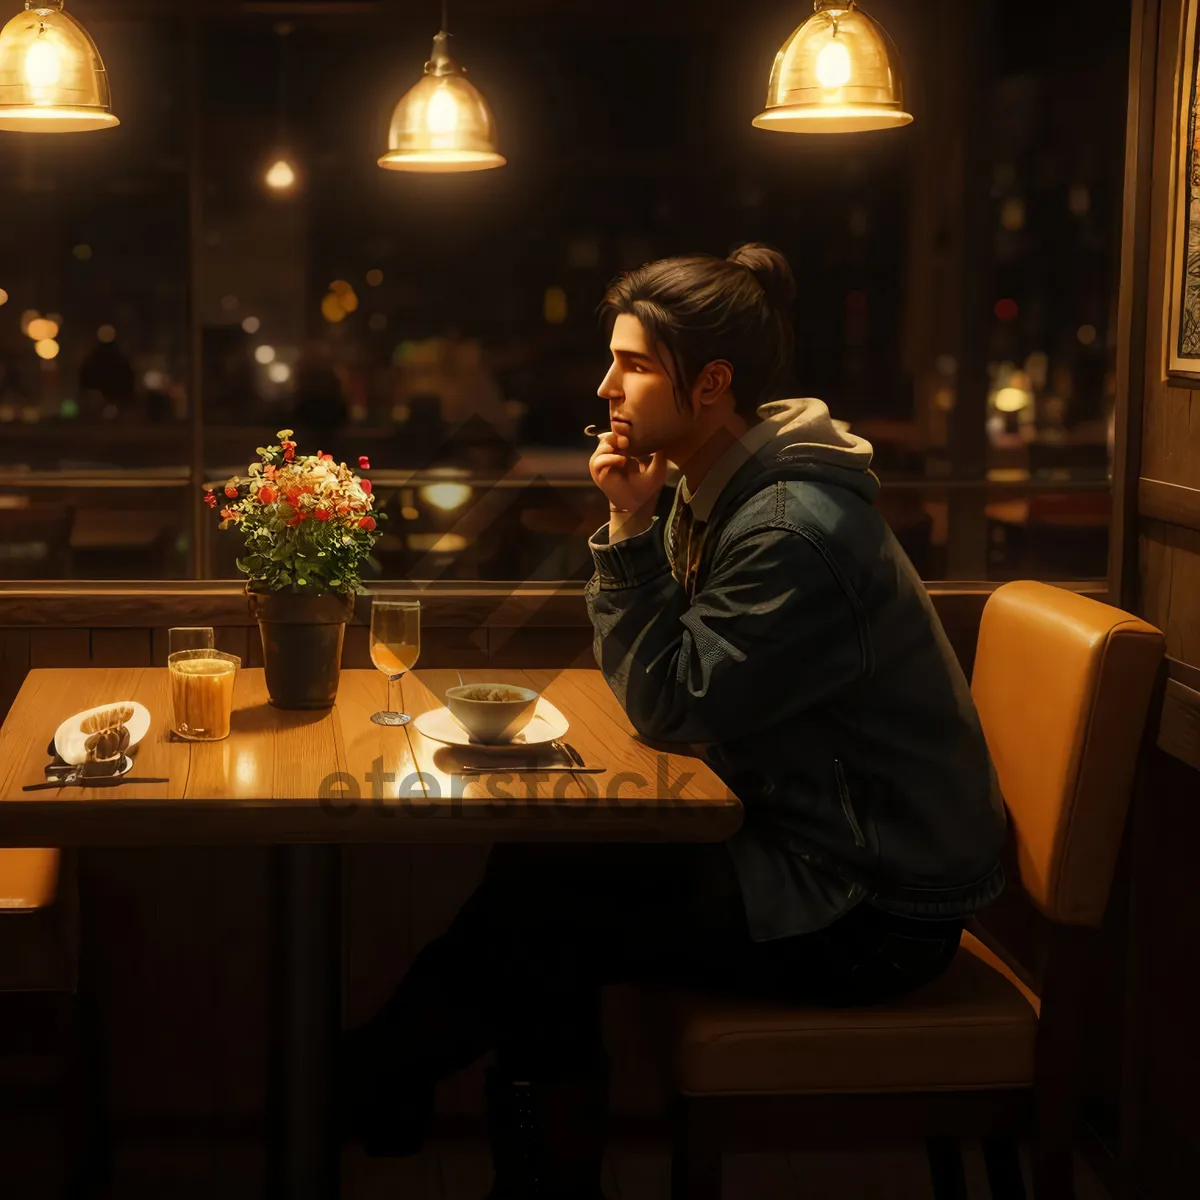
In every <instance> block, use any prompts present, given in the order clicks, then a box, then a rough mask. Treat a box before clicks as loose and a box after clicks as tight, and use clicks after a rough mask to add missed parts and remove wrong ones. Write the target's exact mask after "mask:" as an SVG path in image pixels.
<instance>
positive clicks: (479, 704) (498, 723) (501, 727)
mask: <svg viewBox="0 0 1200 1200" xmlns="http://www.w3.org/2000/svg"><path fill="white" fill-rule="evenodd" d="M489 691H494V692H503V693H506V694H507V695H506V698H505V699H496V700H487V699H483V698H482V697H483V696H484V695H486V693H487V692H489ZM537 702H538V694H537V692H535V691H534V690H533V689H532V688H526V687H518V686H517V685H516V684H512V683H464V684H460V685H459V686H458V687H452V688H448V689H447V690H446V707H447V708H448V709H449V710H450V714H451V715H452V716H453V717H454V719H455V720H456V721H457V722H458V723H459V724H460V725H461V726H462V727H463V728H464V729H465V730H466V731H467V732H468V733H469V734H470V735H471V736H472V737H474V738H477V739H478V740H479V741H481V742H510V741H512V739H513V738H514V737H515V736H516V735H517V734H518V733H520V732H521V730H522V729H524V728H525V726H526V725H528V724H529V722H530V721H531V720H532V719H533V712H534V709H535V708H537Z"/></svg>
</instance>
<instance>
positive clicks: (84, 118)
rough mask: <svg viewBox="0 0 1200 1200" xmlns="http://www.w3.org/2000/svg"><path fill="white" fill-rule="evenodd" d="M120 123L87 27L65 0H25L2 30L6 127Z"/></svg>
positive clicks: (52, 129)
mask: <svg viewBox="0 0 1200 1200" xmlns="http://www.w3.org/2000/svg"><path fill="white" fill-rule="evenodd" d="M119 124H120V121H118V120H117V118H116V117H115V116H114V115H113V112H112V97H111V95H110V94H109V90H108V75H107V73H106V72H105V70H104V63H103V62H102V61H101V60H100V52H99V50H97V49H96V43H95V42H93V41H92V39H91V37H90V36H89V35H88V32H87V30H86V29H84V27H83V26H82V25H80V24H79V22H78V21H76V20H75V18H74V17H72V16H70V15H68V14H67V13H65V12H63V0H25V9H24V11H23V12H19V13H18V14H17V15H16V16H15V17H13V19H12V20H11V21H9V22H8V24H7V25H5V26H4V28H3V29H2V30H0V129H5V130H14V131H17V132H21V133H78V132H79V131H81V130H87V129H111V128H112V127H113V126H114V125H119Z"/></svg>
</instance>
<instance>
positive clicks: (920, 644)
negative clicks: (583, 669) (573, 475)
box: [585, 400, 1005, 941]
mask: <svg viewBox="0 0 1200 1200" xmlns="http://www.w3.org/2000/svg"><path fill="white" fill-rule="evenodd" d="M788 406H791V407H788ZM797 406H800V407H797ZM759 411H760V414H761V413H764V412H767V413H772V414H773V416H774V418H775V420H776V422H777V424H778V425H779V426H780V428H779V430H778V436H776V437H774V438H773V439H772V440H771V441H770V442H769V444H768V445H767V446H766V447H765V448H760V449H759V450H757V451H756V452H755V453H753V454H752V455H751V456H750V457H749V458H747V459H746V460H745V461H744V462H741V465H740V466H737V469H736V470H733V471H732V474H731V477H730V478H729V479H728V482H725V483H723V485H722V486H721V488H720V493H719V496H717V497H716V500H715V503H714V504H712V506H711V512H710V513H709V515H708V520H707V525H706V529H705V536H704V538H703V541H702V546H703V554H702V559H701V562H700V565H699V568H698V571H697V572H696V576H695V585H694V588H693V590H692V592H691V594H690V595H689V594H688V592H687V591H685V589H684V587H683V585H682V584H681V583H680V582H679V579H680V578H685V577H686V573H685V572H677V571H673V569H672V568H673V566H674V565H675V564H674V563H673V562H672V558H671V555H670V553H669V551H670V549H671V544H670V541H669V539H668V540H664V532H663V529H664V522H663V521H661V520H660V519H659V518H658V517H655V518H654V519H653V522H652V524H651V527H650V528H649V529H647V530H646V531H644V532H643V533H640V534H637V535H635V536H633V537H630V538H626V539H624V540H622V541H619V542H617V543H613V544H610V543H609V542H608V536H607V531H608V527H607V525H605V526H603V527H602V528H601V529H600V530H598V531H597V533H596V534H595V535H593V538H592V539H591V542H590V545H591V548H592V554H593V559H594V562H595V567H596V571H595V574H594V575H593V576H592V578H591V579H590V580H589V582H588V585H587V587H586V589H585V595H586V599H587V605H588V613H589V616H590V618H591V621H592V625H593V630H594V638H593V649H594V653H595V657H596V662H597V664H598V665H599V667H600V669H601V671H602V672H603V674H604V677H605V679H606V681H607V682H608V685H609V687H610V688H611V689H612V691H613V693H614V694H615V695H616V697H617V699H618V700H619V701H620V703H621V705H622V706H623V708H624V710H625V712H626V714H627V716H628V718H629V720H630V722H631V723H632V725H633V726H634V728H635V730H636V731H637V732H638V734H639V735H641V736H642V737H643V738H645V739H646V740H648V741H651V742H660V743H686V744H688V746H689V748H690V749H699V751H700V753H702V754H703V756H704V757H705V759H706V761H707V762H708V764H709V765H710V766H711V767H712V769H713V770H714V771H715V772H716V773H717V774H718V775H719V776H720V777H721V778H722V779H723V780H724V781H725V783H726V784H727V785H728V786H729V788H730V789H731V790H732V791H733V792H734V794H735V795H736V796H738V797H739V799H740V800H741V801H742V802H743V804H744V806H745V819H744V822H743V825H742V827H741V829H740V830H739V831H738V832H737V833H736V834H735V835H734V837H733V838H732V839H731V840H730V842H729V848H730V852H731V854H732V856H733V859H734V866H735V868H736V870H737V873H738V878H739V881H740V883H741V888H742V895H743V900H744V903H745V908H746V916H747V921H748V924H749V928H750V932H751V936H752V937H754V938H755V939H756V940H759V941H763V940H768V939H772V938H779V937H786V936H789V935H793V934H798V933H804V932H808V931H811V930H815V929H819V928H822V927H824V926H826V925H828V924H830V923H831V922H832V921H833V920H835V919H836V918H837V917H838V916H840V915H841V914H842V913H844V912H846V911H848V910H849V909H850V908H852V907H854V906H855V905H856V904H858V903H860V902H863V901H865V902H867V903H870V904H873V905H875V906H876V907H879V908H883V909H887V910H890V911H895V912H902V913H908V914H911V915H915V916H922V915H924V916H929V917H950V916H965V915H967V914H969V913H971V912H974V911H975V910H977V909H978V908H980V907H982V906H983V905H984V904H986V903H988V902H989V901H991V900H992V899H994V898H995V897H996V896H997V895H998V894H999V893H1000V891H1001V889H1002V888H1003V886H1004V875H1003V870H1002V868H1001V866H1000V856H1001V850H1002V846H1003V843H1004V838H1005V814H1004V806H1003V802H1002V799H1001V796H1000V791H999V786H998V783H997V779H996V774H995V771H994V769H993V767H992V763H991V760H990V758H989V755H988V750H987V745H986V742H985V741H984V735H983V731H982V728H981V726H980V723H979V718H978V715H977V713H976V711H975V706H974V704H973V702H972V699H971V693H970V689H969V687H968V685H967V681H966V679H965V677H964V675H963V672H962V669H961V667H960V666H959V663H958V660H957V658H956V656H955V654H954V651H953V649H952V648H951V646H950V644H949V642H948V640H947V638H946V635H945V632H944V630H943V629H942V626H941V622H940V621H939V620H938V616H937V614H936V612H935V611H934V609H933V605H932V603H931V601H930V599H929V596H928V594H927V593H926V591H925V588H924V586H923V584H922V583H921V580H920V578H919V577H918V575H917V573H916V571H915V569H914V568H913V566H912V564H911V562H910V561H909V559H908V557H907V556H906V555H905V553H904V551H903V550H902V549H901V548H900V546H899V544H898V543H897V541H896V539H895V537H894V536H893V534H892V532H891V530H890V529H889V528H888V526H887V524H886V523H885V521H884V520H883V518H882V517H881V516H880V515H879V513H878V511H877V510H876V509H875V507H874V503H873V502H874V499H875V496H876V495H877V494H878V489H879V481H878V479H877V478H876V477H875V476H874V474H872V473H871V472H870V471H869V470H868V469H866V467H865V465H863V464H864V462H869V453H870V447H869V445H868V444H866V443H864V442H862V441H861V439H856V441H857V443H858V448H859V450H861V449H862V448H863V447H865V454H862V455H860V456H858V459H857V460H856V455H855V454H854V453H848V452H846V451H844V450H839V449H837V448H836V447H830V448H829V449H828V450H826V449H824V448H822V447H821V446H820V445H816V444H814V443H813V441H812V436H813V435H812V432H811V428H810V429H809V430H808V431H807V432H801V433H796V432H794V429H795V427H799V426H803V425H805V424H806V423H807V424H808V425H810V426H811V421H809V417H810V416H811V415H812V414H813V412H816V413H817V415H818V416H819V415H820V414H822V413H823V414H824V416H823V418H822V420H823V421H824V422H825V427H826V428H829V426H828V410H827V409H825V406H824V405H823V404H821V402H820V401H806V400H793V401H776V402H774V404H773V405H769V406H764V407H763V408H760V410H759ZM806 414H807V415H806ZM780 418H782V419H780ZM789 428H793V432H792V433H789V432H788V429H789ZM762 440H763V439H762V438H761V437H758V442H759V443H760V444H761V442H762ZM830 440H831V441H833V440H837V439H836V436H835V435H830ZM845 444H848V443H846V442H845V439H843V445H845ZM734 461H735V462H736V461H737V460H736V459H735V460H734ZM847 463H853V465H846V464H847ZM725 468H726V474H728V473H729V459H728V456H726V459H725ZM710 499H711V497H710ZM682 502H683V501H682V500H681V498H680V496H679V494H678V492H677V495H676V499H675V504H676V505H678V504H680V503H682ZM674 515H675V509H674V508H673V509H672V516H674ZM669 525H670V522H669V521H668V526H669ZM677 574H678V576H679V577H678V578H677Z"/></svg>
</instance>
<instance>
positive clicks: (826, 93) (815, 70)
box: [752, 0, 912, 133]
mask: <svg viewBox="0 0 1200 1200" xmlns="http://www.w3.org/2000/svg"><path fill="white" fill-rule="evenodd" d="M815 10H816V11H815V12H814V13H813V15H812V16H811V17H809V18H808V20H807V21H805V22H804V24H803V25H801V26H800V27H799V28H798V29H796V30H795V31H794V32H793V33H792V36H791V37H790V38H788V40H787V41H786V42H784V44H783V47H782V48H781V49H780V51H779V53H778V54H777V55H776V56H775V65H774V66H773V67H772V68H771V81H770V83H769V84H768V85H767V106H766V108H765V109H764V110H763V111H762V112H760V113H759V114H758V116H757V117H755V118H754V120H753V122H752V123H753V124H754V125H757V126H758V127H759V128H760V129H775V130H780V131H782V132H785V133H854V132H859V131H861V130H866V129H894V128H896V127H897V126H900V125H907V124H908V123H909V122H910V121H911V120H912V115H911V114H910V113H907V112H905V110H904V87H903V83H902V81H901V68H900V55H899V53H898V52H897V50H896V47H895V45H894V44H893V43H892V40H891V38H889V37H888V35H887V33H886V32H885V31H884V29H883V27H882V26H881V25H879V24H877V23H876V22H875V21H873V20H871V18H870V17H868V16H867V14H866V13H865V12H863V11H862V10H861V9H859V8H858V7H857V6H856V5H855V4H854V3H853V0H849V2H846V0H842V2H837V3H830V2H829V0H816V3H815Z"/></svg>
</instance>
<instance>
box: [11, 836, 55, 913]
mask: <svg viewBox="0 0 1200 1200" xmlns="http://www.w3.org/2000/svg"><path fill="white" fill-rule="evenodd" d="M61 857H62V855H61V853H60V852H59V851H58V850H53V849H49V848H47V849H41V848H33V849H29V850H0V914H3V913H6V912H33V911H34V910H36V909H39V908H48V907H49V906H50V905H51V904H53V903H54V898H55V896H56V895H57V893H58V868H59V860H60V859H61ZM0 919H2V918H0Z"/></svg>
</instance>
